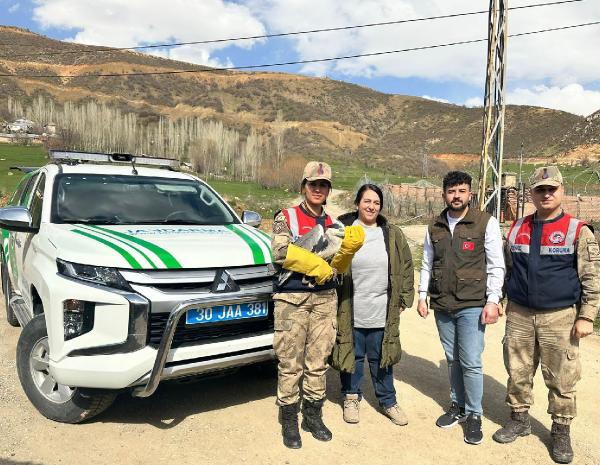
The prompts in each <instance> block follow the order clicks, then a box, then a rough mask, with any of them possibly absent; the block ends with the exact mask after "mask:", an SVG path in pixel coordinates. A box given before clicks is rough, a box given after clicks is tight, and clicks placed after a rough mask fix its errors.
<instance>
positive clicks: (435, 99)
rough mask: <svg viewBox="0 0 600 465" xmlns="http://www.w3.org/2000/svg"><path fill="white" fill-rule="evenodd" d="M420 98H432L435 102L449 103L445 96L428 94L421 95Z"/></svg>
mask: <svg viewBox="0 0 600 465" xmlns="http://www.w3.org/2000/svg"><path fill="white" fill-rule="evenodd" d="M421 97H422V98H426V99H427V100H433V101H435V102H440V103H450V100H446V99H445V98H439V97H430V96H429V95H421Z"/></svg>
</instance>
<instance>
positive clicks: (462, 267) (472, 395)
mask: <svg viewBox="0 0 600 465" xmlns="http://www.w3.org/2000/svg"><path fill="white" fill-rule="evenodd" d="M443 189H444V191H443V193H442V196H443V198H444V201H445V203H446V205H447V208H445V209H444V210H443V211H442V213H441V214H440V215H439V216H438V217H437V218H434V220H433V221H432V223H431V224H430V225H429V227H428V229H427V233H426V234H425V241H424V248H423V260H422V266H421V280H420V284H419V304H418V306H417V310H418V312H419V314H420V315H421V316H422V317H423V318H425V317H427V315H428V313H429V310H428V305H427V296H428V295H429V305H430V306H431V308H432V309H433V310H434V315H435V322H436V325H437V328H438V332H439V336H440V341H441V343H442V347H443V348H444V352H445V354H446V360H447V362H448V374H449V378H450V400H451V405H450V408H449V409H448V410H447V412H446V413H444V414H443V415H442V416H440V417H439V418H438V419H437V422H436V425H437V426H439V427H440V428H450V427H452V426H455V425H456V424H457V423H459V422H466V424H465V427H464V440H465V442H466V443H468V444H479V443H481V441H482V439H483V434H482V431H481V415H482V413H483V409H482V398H483V369H482V363H481V354H482V352H483V347H484V332H485V325H487V324H492V323H496V322H497V321H498V311H499V308H498V302H499V300H500V297H501V295H502V284H503V281H504V272H505V266H504V257H503V252H502V235H501V232H500V225H499V224H498V220H496V218H494V217H492V216H490V215H489V214H487V213H484V212H480V211H478V210H477V209H475V208H470V207H469V202H470V201H471V197H472V192H471V176H469V175H468V174H467V173H463V172H461V171H451V172H449V173H448V174H447V175H446V176H445V177H444V181H443Z"/></svg>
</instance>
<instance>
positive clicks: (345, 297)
mask: <svg viewBox="0 0 600 465" xmlns="http://www.w3.org/2000/svg"><path fill="white" fill-rule="evenodd" d="M356 217H357V215H356V213H355V212H354V213H347V214H345V215H342V216H340V217H339V218H338V219H339V220H340V221H341V222H342V223H343V224H344V225H351V224H352V222H353V221H354V220H355V219H356ZM377 223H378V224H379V226H381V228H382V230H383V238H384V240H385V247H386V251H387V253H388V305H387V316H386V322H385V327H384V330H383V341H382V346H381V359H380V361H379V366H380V367H381V368H387V367H389V366H392V365H394V364H395V363H397V362H398V361H400V357H401V356H402V346H401V344H400V308H408V307H410V306H411V305H412V303H413V298H414V270H413V264H412V255H411V253H410V248H409V246H408V243H407V242H406V238H405V237H404V234H403V233H402V231H401V230H400V228H398V227H397V226H394V225H390V224H389V223H388V222H387V220H386V219H385V218H384V217H383V216H382V215H379V216H378V217H377ZM353 294H354V293H353V284H352V274H351V272H350V270H349V271H347V272H346V273H345V274H344V275H343V276H342V280H341V283H340V285H339V287H338V312H337V326H338V327H337V334H336V340H335V344H334V346H333V352H332V354H331V356H330V358H329V363H330V365H331V366H332V367H333V368H335V369H336V370H339V371H344V372H347V373H354V370H355V368H356V362H355V358H354V338H353V334H352V329H353V326H354V312H353V308H352V307H353V305H352V297H353Z"/></svg>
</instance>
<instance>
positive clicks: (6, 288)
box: [2, 264, 19, 328]
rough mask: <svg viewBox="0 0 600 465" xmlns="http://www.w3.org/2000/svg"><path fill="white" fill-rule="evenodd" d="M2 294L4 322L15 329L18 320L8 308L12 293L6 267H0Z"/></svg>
mask: <svg viewBox="0 0 600 465" xmlns="http://www.w3.org/2000/svg"><path fill="white" fill-rule="evenodd" d="M2 292H3V293H4V306H5V307H6V321H8V324H9V325H11V326H14V327H15V328H16V327H18V326H19V320H17V316H16V315H15V312H14V311H13V309H12V308H11V307H10V295H11V293H12V284H11V283H10V277H9V276H8V269H7V268H6V265H4V264H3V265H2Z"/></svg>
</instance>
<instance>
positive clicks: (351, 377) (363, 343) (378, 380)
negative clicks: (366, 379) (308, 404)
mask: <svg viewBox="0 0 600 465" xmlns="http://www.w3.org/2000/svg"><path fill="white" fill-rule="evenodd" d="M352 335H353V338H354V358H355V360H356V363H355V368H354V373H344V372H342V373H341V374H340V378H341V381H342V394H344V395H346V394H358V397H359V399H362V391H361V389H360V384H361V381H362V378H363V369H364V364H365V355H366V357H367V361H368V362H369V370H370V371H371V380H372V381H373V387H374V388H375V395H376V396H377V400H378V401H379V405H381V407H383V408H390V407H392V406H393V405H396V389H394V376H393V372H392V367H391V366H390V367H387V368H385V369H384V368H380V367H379V363H380V361H381V345H382V342H383V328H373V329H370V328H369V329H367V328H354V329H353V330H352Z"/></svg>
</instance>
